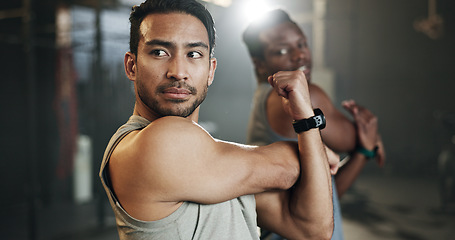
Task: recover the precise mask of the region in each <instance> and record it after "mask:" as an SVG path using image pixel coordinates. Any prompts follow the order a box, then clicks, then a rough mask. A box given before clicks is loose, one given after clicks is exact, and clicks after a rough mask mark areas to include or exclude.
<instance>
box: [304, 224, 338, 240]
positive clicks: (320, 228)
mask: <svg viewBox="0 0 455 240" xmlns="http://www.w3.org/2000/svg"><path fill="white" fill-rule="evenodd" d="M333 229H334V225H333V220H331V221H327V222H326V223H323V224H318V225H315V226H314V227H312V229H307V232H306V233H304V234H305V237H304V238H302V239H309V240H310V239H311V240H313V239H314V240H316V239H318V240H322V239H323V240H330V239H332V235H333Z"/></svg>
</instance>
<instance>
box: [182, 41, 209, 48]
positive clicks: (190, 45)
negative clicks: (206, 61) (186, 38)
mask: <svg viewBox="0 0 455 240" xmlns="http://www.w3.org/2000/svg"><path fill="white" fill-rule="evenodd" d="M186 46H187V47H188V48H194V47H203V48H205V49H209V46H208V45H207V44H205V43H204V42H194V43H188V44H187V45H186Z"/></svg>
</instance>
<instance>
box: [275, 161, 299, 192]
mask: <svg viewBox="0 0 455 240" xmlns="http://www.w3.org/2000/svg"><path fill="white" fill-rule="evenodd" d="M279 168H280V171H281V173H280V174H279V176H280V177H279V179H278V181H277V182H279V184H278V188H279V189H282V190H287V189H289V188H291V187H292V186H294V184H295V183H296V182H297V179H298V178H299V176H300V167H299V165H297V166H295V165H292V164H282V165H281V166H279Z"/></svg>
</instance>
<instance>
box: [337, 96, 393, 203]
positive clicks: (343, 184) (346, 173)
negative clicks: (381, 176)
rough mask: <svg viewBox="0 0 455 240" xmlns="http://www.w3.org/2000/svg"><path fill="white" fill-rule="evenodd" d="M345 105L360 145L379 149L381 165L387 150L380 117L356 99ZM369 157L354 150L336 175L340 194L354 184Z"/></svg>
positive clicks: (377, 158) (344, 103)
mask: <svg viewBox="0 0 455 240" xmlns="http://www.w3.org/2000/svg"><path fill="white" fill-rule="evenodd" d="M343 107H344V108H345V109H346V110H347V111H348V112H350V113H351V114H352V116H353V118H354V120H355V124H356V129H357V139H358V145H359V146H361V147H363V148H364V149H366V150H368V151H373V150H374V148H375V147H378V149H377V156H376V157H375V158H376V161H377V163H378V165H379V166H380V167H382V166H383V165H384V163H385V151H384V146H383V144H382V140H381V137H380V135H379V134H378V119H377V117H376V116H375V115H374V114H373V113H372V112H370V111H369V110H368V109H366V108H364V107H362V106H360V105H357V104H356V103H355V101H352V100H350V101H344V102H343ZM367 161H369V159H368V158H367V157H366V156H365V155H364V154H362V153H360V152H358V151H352V152H351V154H350V159H349V161H348V162H347V163H346V164H345V165H344V166H343V167H341V168H340V170H339V172H338V174H337V175H336V176H335V179H336V184H337V191H338V196H340V197H341V196H342V195H343V194H344V193H345V192H346V190H348V188H349V187H350V186H351V185H352V183H353V182H354V181H355V179H356V178H357V176H358V175H359V174H360V172H361V171H362V169H363V167H364V166H365V164H366V163H367Z"/></svg>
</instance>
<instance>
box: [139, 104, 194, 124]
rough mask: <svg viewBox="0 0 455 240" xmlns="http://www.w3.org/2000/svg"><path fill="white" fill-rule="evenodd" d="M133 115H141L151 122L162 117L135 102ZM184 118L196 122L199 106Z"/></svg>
mask: <svg viewBox="0 0 455 240" xmlns="http://www.w3.org/2000/svg"><path fill="white" fill-rule="evenodd" d="M133 115H138V116H141V117H143V118H145V119H147V120H149V121H150V122H153V121H155V120H156V119H158V118H161V117H163V116H157V115H155V114H153V113H152V112H150V111H149V110H144V109H142V108H140V107H138V106H137V103H136V104H135V105H134V110H133ZM186 118H187V119H190V120H191V121H193V122H196V123H197V122H198V120H199V107H198V108H196V110H194V112H193V113H192V114H191V115H189V116H188V117H186Z"/></svg>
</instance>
